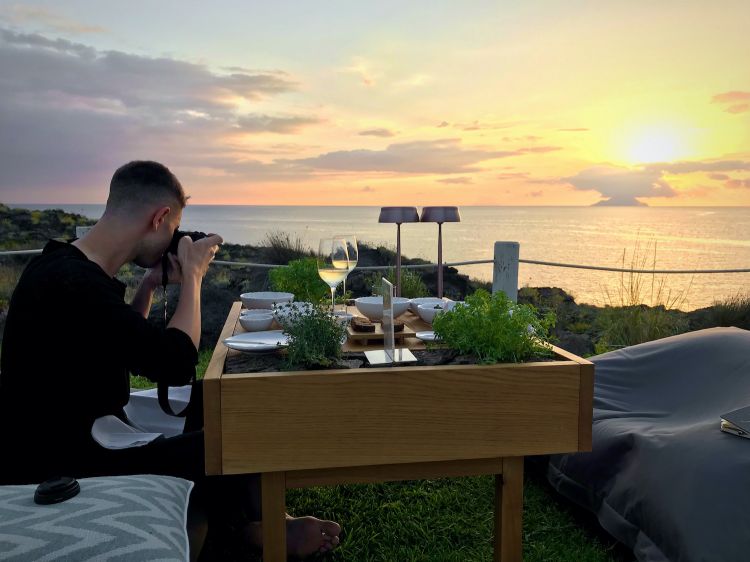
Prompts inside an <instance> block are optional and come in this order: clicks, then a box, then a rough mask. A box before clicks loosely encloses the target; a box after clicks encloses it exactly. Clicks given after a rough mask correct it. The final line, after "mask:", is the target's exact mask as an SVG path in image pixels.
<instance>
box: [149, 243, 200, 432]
mask: <svg viewBox="0 0 750 562" xmlns="http://www.w3.org/2000/svg"><path fill="white" fill-rule="evenodd" d="M168 263H169V262H168V260H167V258H166V257H165V258H164V260H163V262H162V281H163V283H162V287H163V289H164V328H165V329H166V327H167V273H166V271H167V266H168ZM194 382H195V373H193V376H192V377H191V378H190V384H191V385H192V384H193V383H194ZM156 396H157V398H158V399H159V406H160V407H161V409H162V412H164V413H165V414H167V415H169V416H174V417H176V418H184V417H185V416H186V415H187V410H188V407H189V406H190V403H189V402H188V405H187V406H185V408H184V409H183V410H181V411H180V412H177V413H175V411H174V410H172V406H171V405H170V403H169V385H168V384H167V383H165V382H163V381H158V382H157V383H156Z"/></svg>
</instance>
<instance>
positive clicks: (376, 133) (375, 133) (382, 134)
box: [358, 128, 396, 137]
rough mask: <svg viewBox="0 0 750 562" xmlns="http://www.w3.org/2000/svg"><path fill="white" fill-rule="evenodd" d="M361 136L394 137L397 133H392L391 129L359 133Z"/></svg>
mask: <svg viewBox="0 0 750 562" xmlns="http://www.w3.org/2000/svg"><path fill="white" fill-rule="evenodd" d="M358 134H359V135H361V136H363V137H393V136H396V133H394V132H393V131H391V130H390V129H384V128H380V129H367V130H366V131H360V132H359V133H358Z"/></svg>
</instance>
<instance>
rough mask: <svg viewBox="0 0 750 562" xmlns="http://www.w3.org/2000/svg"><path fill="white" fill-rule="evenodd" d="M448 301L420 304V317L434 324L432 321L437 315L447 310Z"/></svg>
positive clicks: (418, 309)
mask: <svg viewBox="0 0 750 562" xmlns="http://www.w3.org/2000/svg"><path fill="white" fill-rule="evenodd" d="M445 304H446V303H441V304H420V305H419V307H418V308H417V311H418V313H419V317H420V318H421V319H422V320H424V321H425V322H427V323H428V324H432V321H433V320H434V319H435V316H437V315H438V314H440V313H441V312H443V311H444V310H446V306H445ZM436 307H437V308H436Z"/></svg>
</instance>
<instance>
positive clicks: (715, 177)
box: [708, 174, 729, 181]
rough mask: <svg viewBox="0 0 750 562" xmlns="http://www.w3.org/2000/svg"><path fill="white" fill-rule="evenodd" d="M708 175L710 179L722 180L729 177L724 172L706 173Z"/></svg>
mask: <svg viewBox="0 0 750 562" xmlns="http://www.w3.org/2000/svg"><path fill="white" fill-rule="evenodd" d="M708 177H709V178H711V179H712V180H719V181H724V180H728V179H729V176H728V175H726V174H708Z"/></svg>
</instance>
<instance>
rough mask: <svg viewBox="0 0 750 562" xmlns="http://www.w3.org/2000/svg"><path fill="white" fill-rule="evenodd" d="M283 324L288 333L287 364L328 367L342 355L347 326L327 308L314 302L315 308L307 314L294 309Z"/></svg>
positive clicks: (297, 366) (292, 367)
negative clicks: (342, 343)
mask: <svg viewBox="0 0 750 562" xmlns="http://www.w3.org/2000/svg"><path fill="white" fill-rule="evenodd" d="M282 306H283V305H282ZM284 324H285V328H284V331H285V332H286V333H287V334H289V347H287V350H286V359H285V363H286V368H288V369H300V368H304V369H316V368H318V369H319V368H326V367H331V366H333V365H335V364H336V362H337V360H338V359H340V358H341V342H342V340H343V339H344V336H345V334H346V326H345V325H344V324H342V323H341V322H339V321H338V320H336V318H334V317H333V316H331V314H329V313H328V311H327V309H326V308H324V307H322V306H320V305H313V308H312V310H311V311H309V312H306V313H304V314H303V313H301V312H298V311H292V313H291V314H290V317H289V319H288V320H287V321H286V322H285V323H284Z"/></svg>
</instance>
